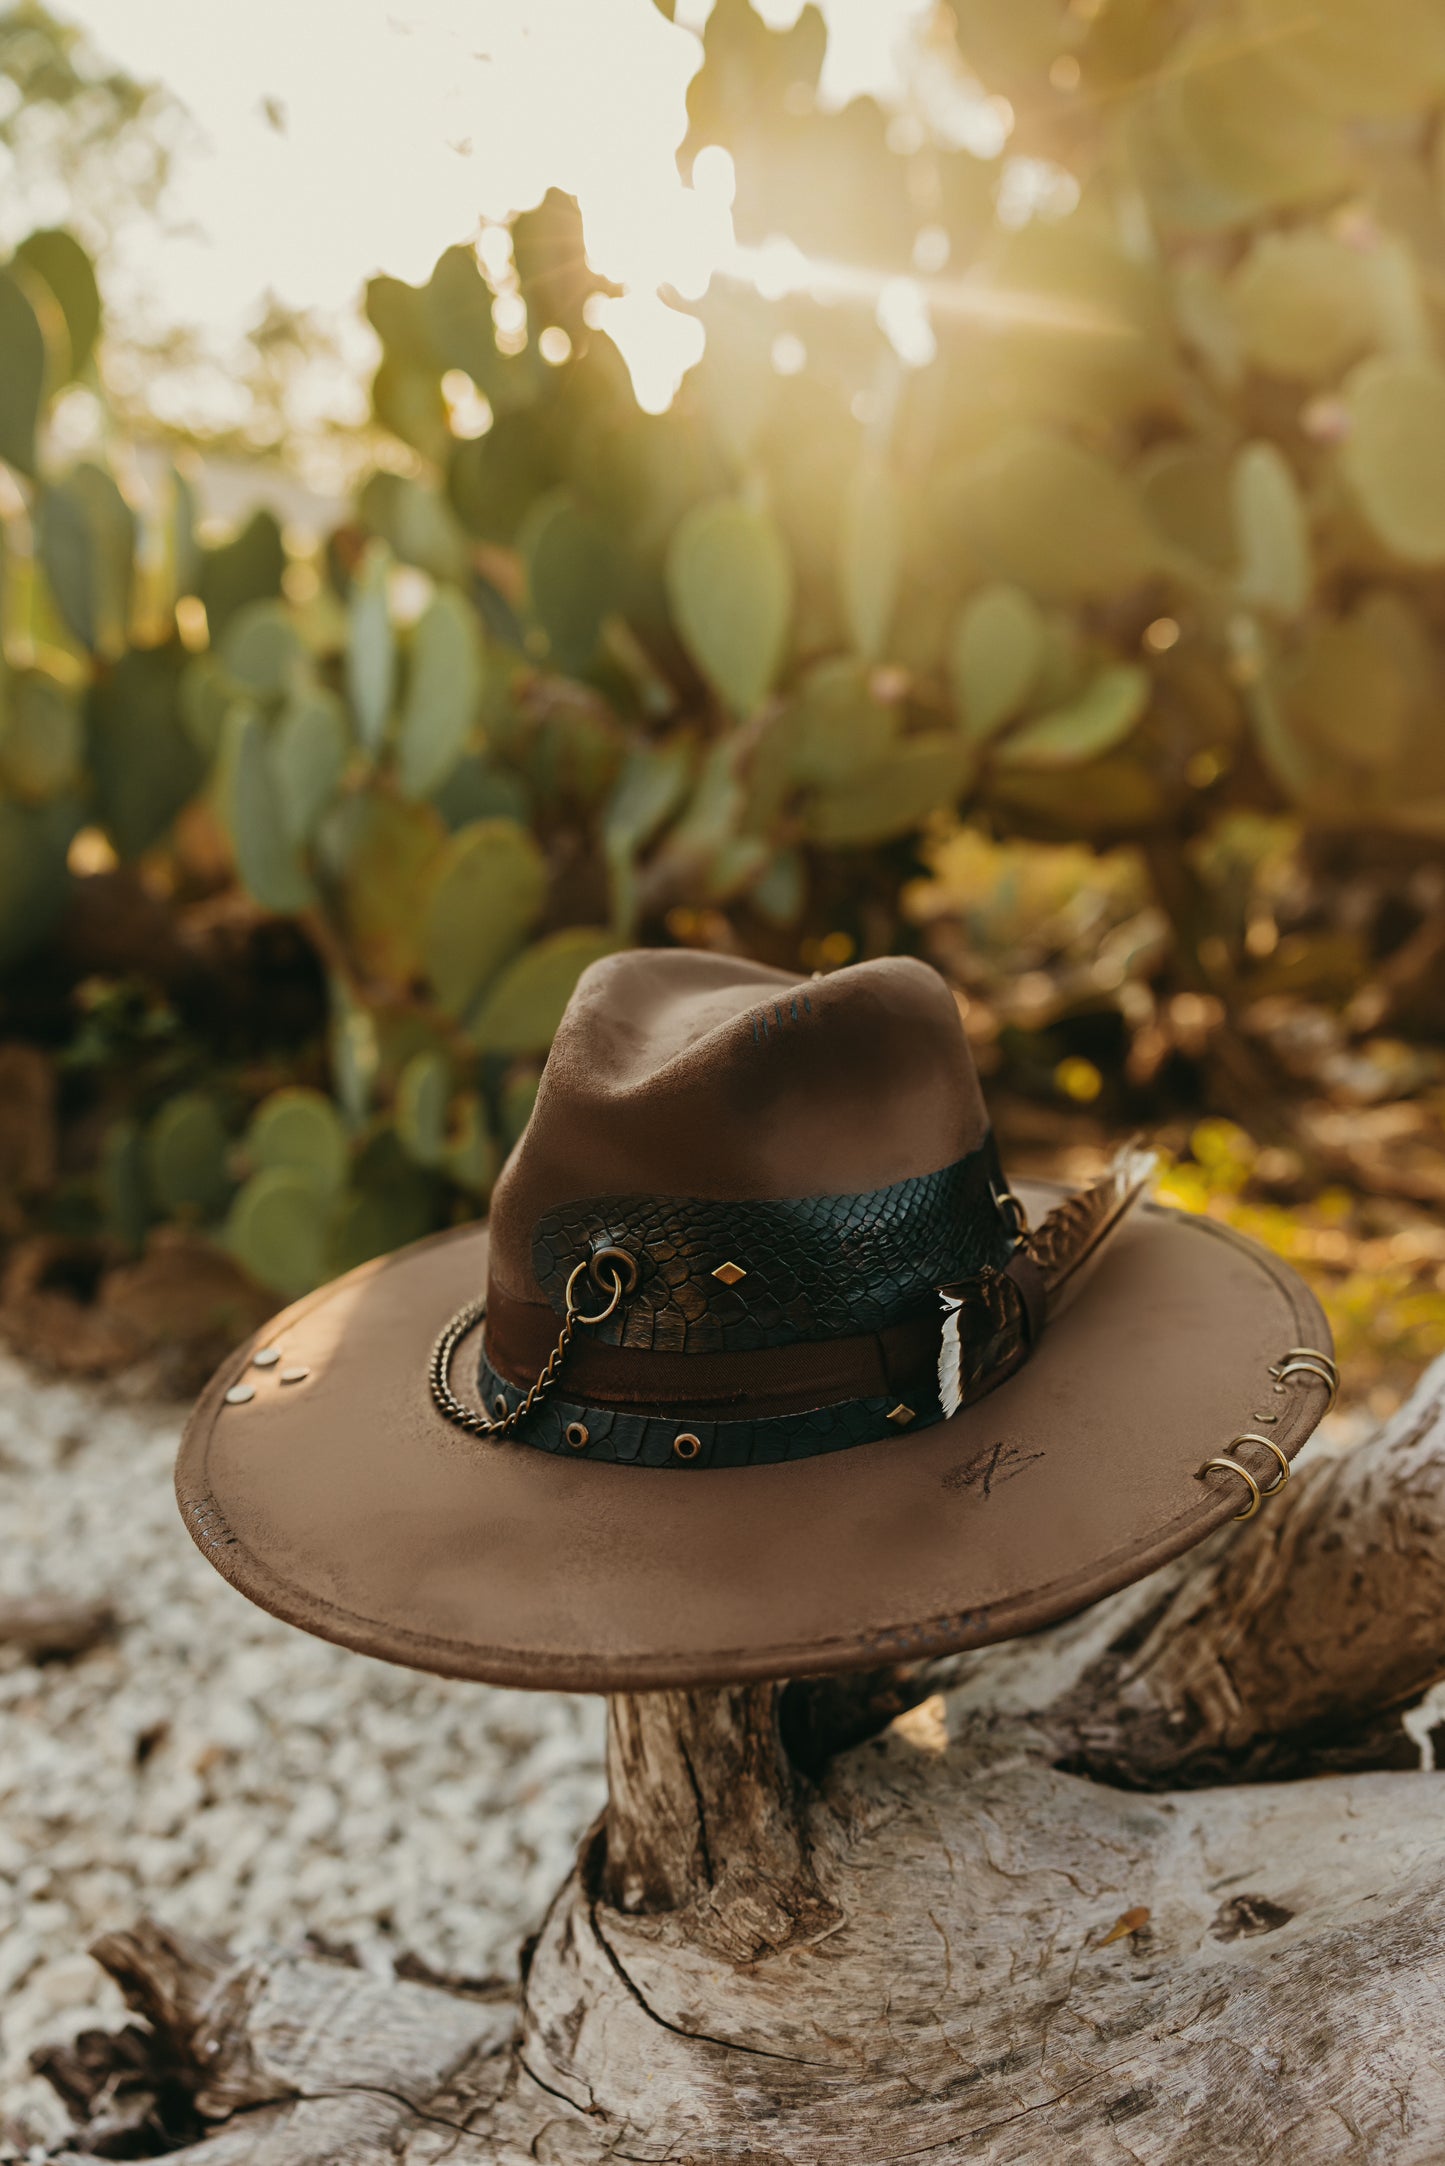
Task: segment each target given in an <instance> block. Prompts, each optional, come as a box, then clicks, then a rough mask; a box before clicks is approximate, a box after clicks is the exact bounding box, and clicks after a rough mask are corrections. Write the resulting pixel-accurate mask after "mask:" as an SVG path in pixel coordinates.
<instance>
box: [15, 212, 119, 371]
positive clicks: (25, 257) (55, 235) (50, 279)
mask: <svg viewBox="0 0 1445 2166" xmlns="http://www.w3.org/2000/svg"><path fill="white" fill-rule="evenodd" d="M15 255H16V260H17V261H18V262H20V263H23V264H24V265H25V266H26V268H27V269H28V270H30V271H32V272H33V273H34V274H35V275H36V276H37V277H39V278H42V279H44V281H45V283H46V285H47V286H48V287H49V289H50V291H51V293H53V294H54V296H55V300H56V303H57V305H58V307H59V309H60V312H61V314H62V315H63V316H64V318H65V328H66V331H67V333H68V334H69V343H70V365H69V368H68V369H67V371H66V375H67V380H72V379H74V378H75V377H77V376H79V375H80V374H81V372H82V370H83V369H84V367H85V364H86V362H87V361H88V360H89V359H90V356H91V353H92V351H93V350H94V347H95V342H96V339H97V338H98V336H99V335H100V288H99V287H98V286H97V285H96V282H95V266H94V265H93V264H92V262H91V260H90V257H89V256H88V255H87V254H86V252H85V250H84V249H83V248H82V247H81V245H80V243H79V241H78V240H77V239H76V238H75V235H74V234H73V233H67V232H66V231H65V230H64V228H63V227H52V228H49V229H47V230H44V231H41V232H38V233H32V234H30V235H29V237H28V238H27V239H25V240H23V241H22V242H21V243H20V246H19V247H18V248H17V249H16V251H15Z"/></svg>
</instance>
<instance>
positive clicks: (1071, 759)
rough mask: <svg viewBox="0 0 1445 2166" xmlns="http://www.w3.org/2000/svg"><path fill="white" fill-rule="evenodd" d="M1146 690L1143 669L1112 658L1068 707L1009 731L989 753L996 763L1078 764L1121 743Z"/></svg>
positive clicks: (1139, 711) (1146, 696)
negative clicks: (992, 752)
mask: <svg viewBox="0 0 1445 2166" xmlns="http://www.w3.org/2000/svg"><path fill="white" fill-rule="evenodd" d="M1149 690H1150V686H1149V672H1148V671H1147V670H1145V669H1141V668H1140V667H1139V666H1138V664H1137V663H1135V662H1115V663H1111V664H1110V665H1109V666H1108V667H1107V668H1105V669H1101V670H1100V671H1099V674H1098V675H1097V677H1095V678H1094V680H1093V682H1092V683H1091V684H1090V685H1089V686H1088V687H1087V689H1086V690H1085V691H1083V692H1081V693H1080V695H1079V697H1078V698H1077V699H1075V700H1072V701H1070V703H1069V705H1068V706H1067V707H1057V708H1055V709H1054V711H1053V713H1052V714H1046V715H1041V716H1040V717H1039V719H1038V721H1036V722H1026V723H1024V725H1023V726H1022V728H1020V729H1017V730H1012V731H1010V733H1009V735H1008V736H1007V737H1005V738H1004V739H1003V740H1002V742H1001V743H1000V745H999V746H998V749H997V751H996V752H995V754H994V758H995V760H996V761H997V762H998V764H999V766H1000V767H1028V768H1053V767H1082V766H1084V765H1085V764H1086V763H1087V762H1088V761H1090V760H1096V759H1098V758H1099V757H1100V756H1101V755H1102V754H1103V753H1105V752H1111V751H1112V750H1113V749H1114V747H1115V745H1119V744H1122V743H1123V741H1124V739H1125V738H1126V737H1127V736H1128V735H1129V734H1130V732H1131V731H1132V730H1133V729H1134V728H1135V726H1136V724H1137V723H1138V721H1139V719H1140V717H1141V716H1142V714H1143V713H1144V710H1145V708H1146V707H1147V706H1148V704H1149Z"/></svg>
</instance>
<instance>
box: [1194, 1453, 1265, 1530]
mask: <svg viewBox="0 0 1445 2166" xmlns="http://www.w3.org/2000/svg"><path fill="white" fill-rule="evenodd" d="M1211 1467H1221V1468H1222V1469H1223V1470H1224V1472H1225V1473H1226V1474H1237V1475H1238V1476H1239V1478H1240V1480H1241V1481H1242V1482H1243V1483H1244V1484H1245V1486H1246V1488H1247V1489H1248V1490H1249V1502H1248V1504H1246V1506H1245V1507H1244V1510H1243V1511H1242V1512H1236V1513H1235V1515H1234V1516H1235V1518H1236V1519H1253V1517H1254V1515H1255V1513H1256V1512H1257V1511H1258V1510H1259V1507H1260V1505H1261V1504H1262V1503H1263V1501H1264V1491H1263V1490H1262V1489H1261V1488H1260V1486H1259V1483H1258V1482H1257V1481H1256V1480H1255V1478H1254V1476H1253V1475H1252V1474H1251V1473H1250V1471H1249V1468H1248V1467H1242V1466H1241V1465H1240V1463H1239V1461H1238V1460H1237V1459H1206V1460H1205V1462H1204V1464H1203V1466H1202V1467H1201V1468H1200V1469H1199V1472H1198V1474H1197V1475H1196V1477H1195V1479H1196V1480H1197V1481H1201V1482H1202V1481H1203V1479H1204V1477H1205V1475H1206V1474H1207V1473H1208V1472H1209V1470H1210V1468H1211Z"/></svg>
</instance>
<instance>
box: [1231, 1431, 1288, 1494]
mask: <svg viewBox="0 0 1445 2166" xmlns="http://www.w3.org/2000/svg"><path fill="white" fill-rule="evenodd" d="M1236 1444H1258V1445H1259V1446H1260V1448H1261V1450H1263V1451H1267V1452H1273V1454H1274V1456H1275V1458H1276V1460H1277V1461H1278V1463H1279V1472H1278V1474H1277V1475H1276V1476H1275V1478H1274V1480H1273V1481H1272V1482H1271V1483H1270V1485H1269V1487H1268V1489H1261V1491H1260V1495H1261V1496H1262V1497H1274V1496H1278V1494H1279V1492H1280V1490H1281V1489H1283V1487H1284V1485H1285V1483H1286V1482H1287V1481H1288V1480H1289V1477H1290V1463H1289V1461H1288V1459H1286V1457H1285V1455H1284V1453H1283V1452H1282V1451H1281V1450H1280V1447H1279V1446H1278V1444H1276V1443H1275V1441H1274V1438H1273V1437H1271V1436H1256V1435H1255V1434H1254V1431H1253V1430H1252V1429H1246V1431H1245V1433H1244V1435H1243V1436H1237V1437H1235V1438H1234V1440H1233V1442H1232V1443H1231V1444H1230V1447H1229V1448H1230V1450H1231V1451H1233V1450H1234V1447H1235V1445H1236Z"/></svg>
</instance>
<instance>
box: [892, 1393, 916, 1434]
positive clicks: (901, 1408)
mask: <svg viewBox="0 0 1445 2166" xmlns="http://www.w3.org/2000/svg"><path fill="white" fill-rule="evenodd" d="M917 1418H918V1417H917V1415H916V1414H915V1413H914V1411H913V1409H912V1407H911V1406H905V1405H904V1404H903V1401H902V1400H901V1399H900V1400H899V1402H898V1404H897V1406H895V1407H894V1409H893V1412H892V1413H891V1414H890V1415H889V1417H888V1419H889V1420H890V1421H895V1422H897V1424H898V1426H899V1428H900V1429H906V1428H907V1427H908V1424H909V1423H910V1422H911V1421H916V1420H917Z"/></svg>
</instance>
